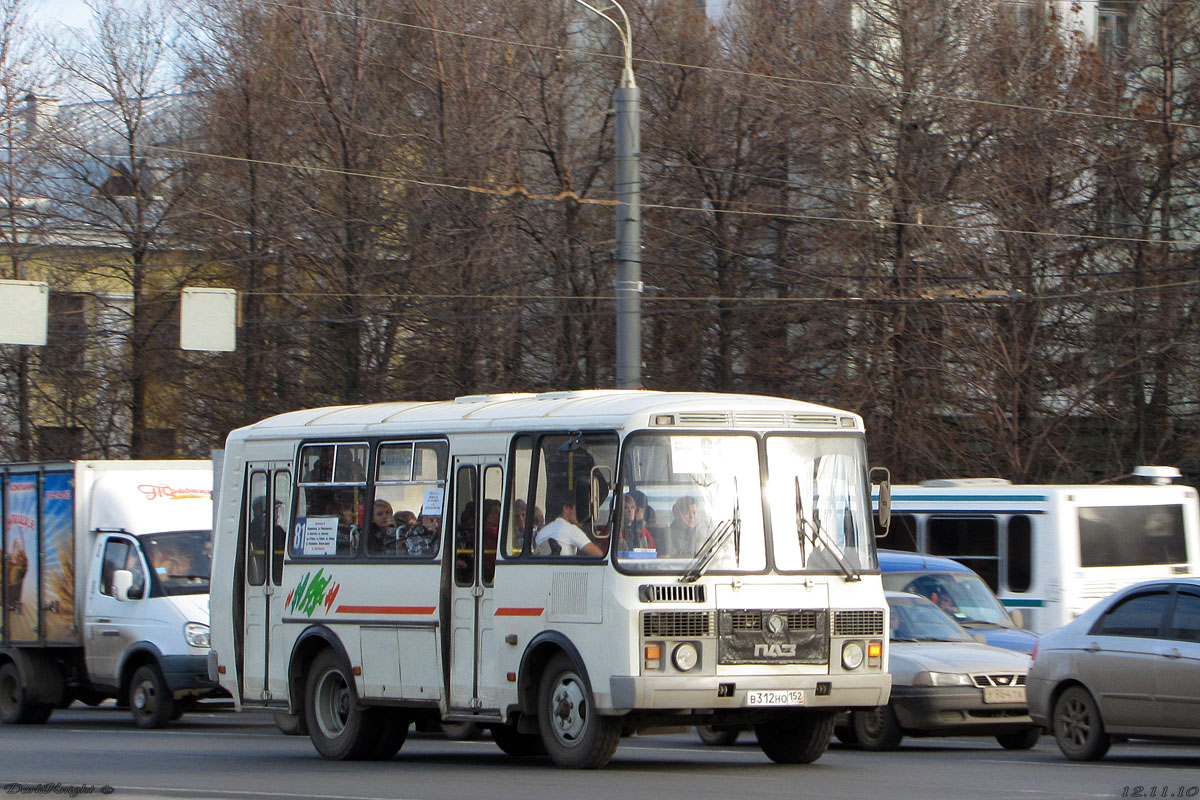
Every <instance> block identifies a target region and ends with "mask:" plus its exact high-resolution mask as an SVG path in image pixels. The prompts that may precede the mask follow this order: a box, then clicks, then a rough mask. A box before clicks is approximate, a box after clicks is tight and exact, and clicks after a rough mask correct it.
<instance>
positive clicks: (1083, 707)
mask: <svg viewBox="0 0 1200 800" xmlns="http://www.w3.org/2000/svg"><path fill="white" fill-rule="evenodd" d="M1050 730H1052V731H1054V738H1055V739H1056V740H1057V741H1058V749H1059V750H1062V754H1063V755H1064V756H1066V757H1067V758H1069V759H1071V760H1072V761H1099V760H1100V759H1101V758H1104V754H1105V753H1107V752H1108V748H1109V746H1110V745H1111V744H1112V739H1111V738H1109V736H1108V734H1107V733H1105V732H1104V721H1103V720H1101V719H1100V709H1099V708H1097V707H1096V701H1095V700H1094V699H1092V695H1091V694H1090V693H1089V692H1088V690H1087V689H1084V688H1083V687H1082V686H1072V687H1070V688H1069V689H1067V690H1066V691H1065V692H1063V693H1062V694H1061V695H1059V696H1058V700H1056V701H1055V703H1054V710H1053V712H1051V714H1050Z"/></svg>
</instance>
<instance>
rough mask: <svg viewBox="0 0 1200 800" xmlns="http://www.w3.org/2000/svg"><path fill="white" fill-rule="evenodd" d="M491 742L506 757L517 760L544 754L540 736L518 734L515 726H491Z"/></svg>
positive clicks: (544, 746)
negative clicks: (513, 757)
mask: <svg viewBox="0 0 1200 800" xmlns="http://www.w3.org/2000/svg"><path fill="white" fill-rule="evenodd" d="M492 741H494V742H495V743H496V746H497V747H499V748H500V749H501V750H503V751H504V752H505V753H506V754H507V755H510V756H516V757H518V758H521V757H524V756H544V755H545V754H546V745H545V744H543V743H542V737H541V736H539V735H537V734H536V733H520V732H519V731H517V726H516V725H493V726H492Z"/></svg>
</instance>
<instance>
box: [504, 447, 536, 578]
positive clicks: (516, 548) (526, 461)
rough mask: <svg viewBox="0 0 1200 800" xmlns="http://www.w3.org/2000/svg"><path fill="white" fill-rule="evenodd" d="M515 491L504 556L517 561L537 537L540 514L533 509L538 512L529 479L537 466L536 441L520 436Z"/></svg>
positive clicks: (514, 461) (515, 458) (514, 468)
mask: <svg viewBox="0 0 1200 800" xmlns="http://www.w3.org/2000/svg"><path fill="white" fill-rule="evenodd" d="M511 463H512V478H511V480H512V490H511V492H510V493H509V496H510V497H511V498H512V502H511V503H509V511H508V521H507V523H506V525H505V528H504V543H503V546H502V547H501V552H502V554H503V556H504V558H506V559H508V558H516V557H518V556H520V555H521V553H523V552H526V550H527V549H529V550H532V547H529V544H530V537H531V535H532V534H534V533H537V527H535V519H536V514H531V513H530V509H531V508H533V509H536V507H537V506H536V503H533V502H530V501H531V498H530V496H529V478H530V471H531V469H532V464H533V437H531V436H518V437H517V438H516V441H515V442H514V443H513V457H512V462H511Z"/></svg>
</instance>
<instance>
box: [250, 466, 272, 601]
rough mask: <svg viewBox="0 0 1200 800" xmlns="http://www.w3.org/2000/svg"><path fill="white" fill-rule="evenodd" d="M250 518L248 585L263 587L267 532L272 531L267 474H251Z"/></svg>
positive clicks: (265, 577)
mask: <svg viewBox="0 0 1200 800" xmlns="http://www.w3.org/2000/svg"><path fill="white" fill-rule="evenodd" d="M246 494H247V497H246V502H247V503H248V504H249V506H250V517H249V522H248V525H247V529H246V583H248V584H250V585H251V586H262V585H263V584H264V583H266V580H267V532H268V531H270V529H271V510H270V509H269V508H268V507H267V504H268V503H269V502H270V498H269V497H268V496H267V473H265V472H253V473H251V474H250V487H249V489H248V490H247V492H246Z"/></svg>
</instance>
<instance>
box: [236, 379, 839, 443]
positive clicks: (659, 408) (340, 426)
mask: <svg viewBox="0 0 1200 800" xmlns="http://www.w3.org/2000/svg"><path fill="white" fill-rule="evenodd" d="M652 416H653V417H655V418H660V417H662V418H664V419H657V420H655V419H651V417H652ZM667 416H670V417H671V420H670V421H669V422H668V421H666V419H665V417H667ZM652 424H653V425H654V427H682V428H688V427H691V428H737V427H753V428H764V427H765V428H776V429H785V430H791V429H795V430H804V431H811V432H819V431H842V432H861V431H862V430H863V423H862V418H861V417H860V416H859V415H857V414H855V413H853V412H850V411H842V410H839V409H835V408H830V407H828V406H822V405H817V404H815V403H806V402H802V401H799V400H789V399H786V398H780V397H767V396H762V395H746V394H720V393H709V392H656V391H645V390H616V389H613V390H607V389H587V390H579V391H570V392H546V393H542V394H530V393H522V394H495V395H471V396H467V397H459V398H456V399H454V400H442V401H434V402H389V403H372V404H368V405H353V406H328V407H325V408H312V409H304V410H300V411H291V412H287V413H284V414H279V415H277V416H274V417H269V418H267V419H265V420H262V421H261V422H257V423H255V424H253V425H250V426H247V427H245V428H241V429H240V431H239V433H240V434H241V435H243V436H245V437H247V438H258V437H259V436H263V437H275V436H279V435H281V434H291V435H298V436H305V437H307V436H322V435H334V434H346V433H363V434H369V433H370V432H371V430H372V429H373V428H376V427H390V426H394V425H402V426H404V427H405V429H407V430H411V431H423V430H425V431H429V432H441V433H449V432H456V431H464V430H489V429H496V430H501V429H514V428H527V429H538V428H546V427H556V428H570V427H575V426H579V427H584V426H586V427H597V426H604V427H624V426H632V427H649V426H651V425H652Z"/></svg>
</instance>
